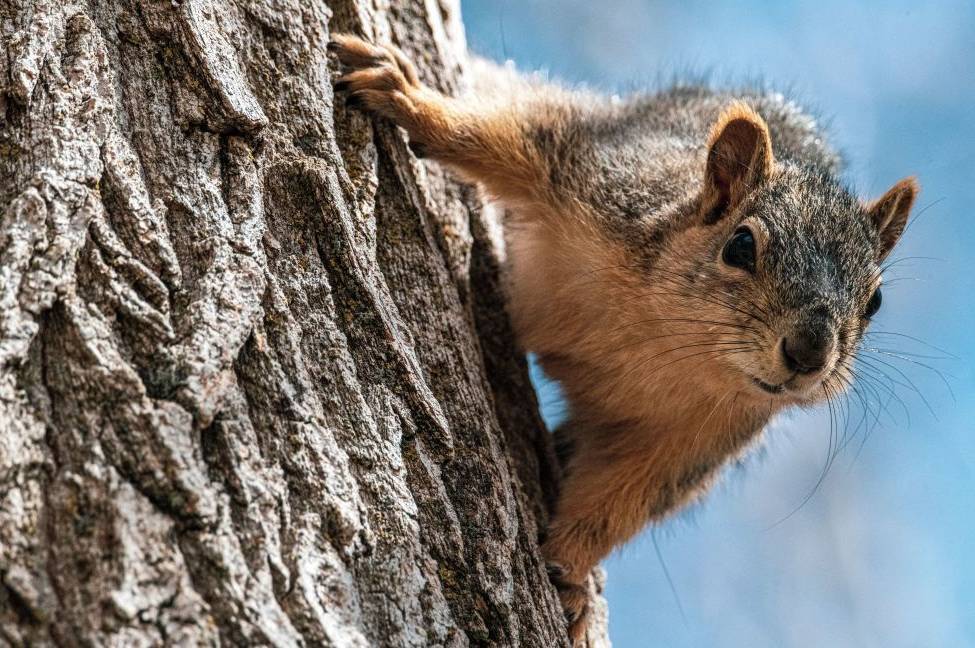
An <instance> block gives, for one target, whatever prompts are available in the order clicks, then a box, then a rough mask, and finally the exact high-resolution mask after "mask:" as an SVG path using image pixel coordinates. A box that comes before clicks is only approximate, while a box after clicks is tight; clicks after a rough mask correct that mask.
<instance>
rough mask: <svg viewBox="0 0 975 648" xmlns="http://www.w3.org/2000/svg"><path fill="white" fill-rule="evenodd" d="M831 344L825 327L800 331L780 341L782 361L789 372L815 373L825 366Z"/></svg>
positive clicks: (830, 338)
mask: <svg viewBox="0 0 975 648" xmlns="http://www.w3.org/2000/svg"><path fill="white" fill-rule="evenodd" d="M833 344H834V343H833V333H832V331H830V330H829V328H827V327H815V328H807V329H802V330H799V331H796V332H795V333H794V334H793V335H791V336H789V337H787V338H786V339H784V340H782V359H783V360H785V366H786V367H788V369H789V371H796V372H798V373H801V374H810V373H815V372H817V371H820V370H821V369H822V368H823V367H825V366H826V362H827V361H828V360H829V355H830V353H832V352H833Z"/></svg>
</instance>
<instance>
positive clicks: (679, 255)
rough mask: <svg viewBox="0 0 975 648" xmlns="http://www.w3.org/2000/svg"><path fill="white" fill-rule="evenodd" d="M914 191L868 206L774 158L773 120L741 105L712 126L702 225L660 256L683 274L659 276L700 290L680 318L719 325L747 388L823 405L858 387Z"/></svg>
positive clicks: (823, 177)
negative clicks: (858, 367) (859, 357)
mask: <svg viewBox="0 0 975 648" xmlns="http://www.w3.org/2000/svg"><path fill="white" fill-rule="evenodd" d="M917 191H918V187H917V183H916V182H915V181H914V180H913V179H906V180H902V181H901V182H898V183H897V184H896V185H894V187H893V188H891V189H890V190H889V191H888V192H887V193H885V194H884V195H883V196H882V197H881V198H880V199H878V200H876V201H875V202H872V203H870V204H864V203H862V202H861V201H859V200H858V199H857V198H855V197H854V196H853V195H851V193H850V192H849V191H848V190H847V189H846V188H844V187H843V186H842V185H841V184H840V183H839V182H838V181H837V180H836V179H835V178H834V177H832V175H830V174H829V173H827V172H823V171H821V170H816V169H811V168H804V167H801V166H799V165H796V164H794V163H790V162H778V161H776V159H775V157H774V155H773V143H772V141H771V138H770V135H769V130H768V127H767V126H766V123H765V121H764V120H763V119H762V118H761V117H760V116H759V115H758V114H757V113H756V112H754V111H753V110H752V109H751V108H749V107H748V106H746V105H744V104H734V105H732V106H731V107H729V108H728V109H726V110H725V111H724V113H723V114H722V115H721V117H720V119H719V120H718V122H717V123H716V124H715V125H714V128H713V130H712V133H711V136H710V140H709V142H708V154H707V162H706V169H705V175H704V178H703V189H702V191H701V193H700V195H699V200H698V201H697V202H696V210H697V211H696V215H695V216H694V218H693V225H692V226H691V227H688V228H686V229H684V230H683V231H681V232H678V233H675V236H674V237H672V238H671V239H670V241H669V243H670V244H669V245H668V246H667V251H665V252H664V254H665V255H667V256H669V257H670V258H669V259H668V260H667V261H664V262H662V263H660V262H658V267H664V268H674V269H675V270H676V271H675V272H674V273H673V274H671V273H670V271H669V270H668V271H667V272H666V276H663V277H661V278H660V280H661V281H663V282H667V283H670V284H671V286H673V287H678V288H679V289H680V294H683V295H695V297H692V298H689V299H684V300H681V301H682V310H684V313H683V314H682V317H686V318H687V319H688V320H690V319H694V318H697V319H698V320H699V321H707V322H709V323H710V324H709V326H710V329H711V331H712V332H713V333H714V334H715V335H716V336H717V337H718V338H719V340H720V341H719V342H717V344H720V345H722V347H721V348H723V349H724V351H725V352H724V353H716V359H718V360H719V361H720V362H719V364H720V368H721V370H722V373H723V374H725V375H726V376H730V377H731V378H732V381H733V383H735V384H737V385H738V386H739V388H741V389H742V391H743V392H744V393H748V394H751V395H752V396H753V397H755V398H761V399H765V400H767V399H769V398H771V399H773V400H774V402H776V401H777V402H780V403H781V404H788V403H812V402H815V401H817V400H820V399H822V398H824V397H826V396H828V395H830V394H832V393H834V392H837V391H842V390H843V389H844V388H845V387H846V386H847V385H848V384H849V382H850V373H851V372H850V365H851V364H852V361H853V357H854V353H855V351H856V347H857V345H858V344H859V342H860V340H861V337H862V335H863V332H864V329H865V328H866V327H867V325H868V324H869V322H870V318H871V317H872V316H873V315H874V313H876V311H877V309H878V308H879V307H880V303H881V277H880V271H881V264H882V262H883V260H884V258H885V257H887V255H888V254H890V251H891V249H892V248H893V247H894V244H895V243H896V242H897V240H898V238H899V237H900V235H901V233H902V232H903V231H904V228H905V226H906V223H907V217H908V213H909V211H910V208H911V205H912V203H913V202H914V198H915V195H916V194H917ZM743 383H747V384H748V386H747V387H741V385H742V384H743Z"/></svg>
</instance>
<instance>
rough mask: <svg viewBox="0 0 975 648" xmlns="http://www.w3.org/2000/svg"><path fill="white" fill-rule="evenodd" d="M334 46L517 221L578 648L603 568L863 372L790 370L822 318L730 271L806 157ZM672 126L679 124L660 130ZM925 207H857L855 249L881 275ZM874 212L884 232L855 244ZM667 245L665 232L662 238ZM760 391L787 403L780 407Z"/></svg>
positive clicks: (402, 121)
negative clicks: (420, 76)
mask: <svg viewBox="0 0 975 648" xmlns="http://www.w3.org/2000/svg"><path fill="white" fill-rule="evenodd" d="M333 45H334V47H333V49H334V50H335V51H336V53H337V55H338V58H339V60H340V61H341V62H342V63H343V64H345V65H346V66H348V67H350V68H352V71H351V72H350V73H348V74H347V75H346V76H344V77H342V79H341V80H340V81H339V83H338V84H337V85H336V89H339V90H348V91H349V93H350V102H352V103H353V104H358V105H361V106H363V107H364V108H366V109H368V110H370V111H372V112H375V113H378V114H380V115H383V116H385V117H388V118H390V119H392V120H393V121H394V122H396V123H397V124H399V125H400V126H402V127H403V128H404V129H405V130H406V131H407V132H408V134H409V138H410V142H411V145H412V146H413V147H415V148H416V149H417V150H419V151H421V152H422V153H424V154H425V155H427V156H429V157H431V158H434V159H436V160H438V161H440V162H443V163H445V164H448V165H450V166H451V167H453V168H455V169H456V170H458V171H459V172H460V173H461V174H462V175H464V176H465V177H466V178H468V179H471V180H473V181H476V182H479V183H480V184H481V185H482V186H484V187H485V189H486V190H487V191H488V192H489V193H490V194H491V195H492V196H493V197H495V198H497V199H498V200H499V201H500V202H501V203H502V204H503V205H504V206H505V207H506V208H507V209H508V210H509V211H510V212H511V214H512V215H511V219H510V220H509V222H508V223H507V243H508V250H507V254H508V257H509V267H510V274H511V281H510V284H511V287H510V295H509V302H510V303H509V307H510V312H511V316H512V319H513V322H514V325H515V328H516V330H517V331H518V335H519V340H520V342H521V344H522V345H523V347H524V348H525V349H527V350H531V351H534V352H535V353H537V354H538V357H539V359H540V362H541V363H542V365H543V367H544V368H545V370H546V372H547V373H548V374H549V375H550V376H552V377H553V378H555V379H557V380H558V381H559V382H560V383H561V385H562V386H563V389H564V390H565V392H566V397H567V400H568V402H569V403H570V405H571V408H572V415H571V418H570V420H569V422H568V423H567V424H566V425H564V426H563V427H562V428H560V429H559V431H558V432H557V436H558V439H557V441H558V444H559V445H560V446H562V447H563V448H566V449H567V452H565V458H566V463H565V465H564V466H563V468H564V479H563V483H562V485H561V493H560V498H559V501H558V504H557V507H556V510H555V511H554V515H553V518H552V522H551V524H550V527H549V529H548V533H547V537H546V540H545V542H544V545H543V547H542V551H543V553H544V555H545V557H546V559H547V560H548V561H549V563H550V565H551V573H552V581H553V583H555V584H556V586H557V588H558V589H559V593H560V596H561V599H562V603H563V606H564V607H565V610H566V614H567V617H568V620H569V630H570V634H571V636H572V637H573V638H574V639H576V640H578V639H579V638H580V637H581V636H582V635H583V633H584V631H585V628H586V610H587V601H588V598H587V596H588V595H587V593H586V592H587V591H588V587H587V579H588V578H589V574H590V571H591V570H592V569H593V567H594V566H595V565H596V564H597V563H598V562H599V560H601V559H602V558H603V557H604V556H606V555H607V554H608V553H609V552H610V551H611V550H612V549H613V548H614V547H615V546H617V545H619V544H620V543H622V542H625V541H626V540H627V539H629V538H630V537H632V536H633V535H634V534H635V533H637V532H638V531H639V530H640V529H642V528H643V527H644V526H645V525H646V524H647V522H648V521H652V520H660V519H662V518H663V517H664V516H666V515H668V514H670V513H671V512H673V511H675V510H678V509H679V508H680V507H681V506H684V505H686V504H687V503H688V502H691V501H693V500H694V499H695V498H697V497H698V496H699V495H700V494H701V493H703V492H704V491H705V490H706V489H707V487H708V486H709V485H710V483H711V482H712V481H713V479H714V476H715V474H716V472H717V471H718V469H719V468H721V467H722V466H723V465H725V464H726V463H727V462H728V461H729V460H733V459H734V458H736V457H738V456H740V455H741V453H742V452H743V451H744V450H745V449H746V448H747V447H748V445H749V443H750V442H752V441H753V439H754V438H755V437H756V436H757V435H758V433H759V432H760V431H761V430H762V428H763V427H764V425H765V423H766V422H767V421H768V419H769V417H771V416H772V415H773V414H774V413H776V412H778V411H780V410H781V409H783V408H785V407H787V406H789V405H795V404H804V403H808V402H813V401H814V400H815V399H816V398H821V396H814V395H813V393H812V392H813V390H815V389H816V388H818V387H819V386H820V382H821V381H823V380H824V376H827V375H828V376H830V377H832V376H834V375H835V377H836V379H837V380H848V374H849V369H848V365H847V360H848V358H846V357H841V355H840V353H839V351H837V352H836V353H833V354H832V357H831V359H830V361H829V363H828V364H827V366H825V367H823V369H822V371H821V372H819V373H817V374H815V375H808V376H804V375H797V374H796V373H795V372H792V371H790V370H788V369H787V368H786V367H784V366H783V361H782V358H781V352H780V346H779V345H780V343H781V342H780V338H781V336H782V335H783V333H782V331H789V330H792V328H794V327H796V326H798V325H799V324H798V322H801V321H803V320H802V318H803V317H806V315H807V314H806V313H804V312H803V311H802V310H801V309H799V310H797V309H796V308H793V307H788V308H787V307H785V306H781V305H778V304H776V303H774V302H769V301H767V300H766V296H767V295H768V294H773V293H775V292H776V291H777V290H779V288H780V287H779V286H774V285H762V284H761V283H760V282H759V281H758V280H757V279H756V280H754V281H752V282H751V283H749V284H745V283H743V278H742V274H741V271H740V270H737V269H735V268H729V267H725V266H722V265H721V264H720V263H719V257H720V250H721V244H722V242H723V241H725V240H727V239H728V238H729V237H730V236H731V235H732V234H733V233H734V232H735V231H736V228H738V227H740V226H742V224H745V225H747V226H748V227H749V228H750V229H751V231H753V232H754V235H755V238H756V245H757V246H758V249H759V250H764V247H765V246H766V244H768V242H769V240H770V237H771V236H772V235H773V232H772V231H771V230H770V229H769V227H768V223H767V221H763V220H762V218H760V217H759V216H758V215H755V214H753V213H752V212H754V210H756V209H758V207H756V204H757V203H756V198H755V196H756V191H757V190H758V189H759V188H760V187H764V186H768V185H772V184H774V183H776V182H779V183H780V184H781V183H789V182H792V183H793V184H792V185H788V186H790V187H792V188H793V189H794V190H795V191H796V192H799V195H802V194H801V192H802V191H805V189H804V186H805V185H803V184H801V183H800V184H796V182H797V181H793V180H791V178H793V177H794V176H795V177H799V176H796V174H797V171H795V167H793V166H789V164H791V162H790V161H789V160H787V162H785V163H780V162H779V161H778V160H777V159H776V155H773V144H774V143H775V142H774V141H773V140H774V139H775V138H773V136H772V134H771V133H770V129H769V126H768V124H767V123H766V120H765V119H763V117H762V116H760V115H759V113H758V112H757V111H756V110H755V109H754V108H753V107H752V106H750V105H748V104H746V103H744V102H741V101H735V102H731V103H730V104H726V105H725V107H724V109H723V110H721V111H719V112H717V113H714V116H713V117H711V119H712V122H711V123H712V126H711V128H710V134H709V135H707V136H706V138H703V143H704V144H706V145H705V146H702V147H699V148H696V149H690V150H689V149H686V148H680V147H679V146H678V147H677V148H676V149H674V148H673V147H672V144H670V142H671V141H672V140H673V137H672V136H671V139H667V137H666V135H667V133H669V132H677V133H679V134H681V136H684V132H683V131H682V130H680V129H681V128H683V126H682V124H683V122H682V121H681V116H682V115H683V114H684V113H682V112H680V110H681V108H680V106H677V110H674V106H673V105H671V104H670V103H668V101H669V100H668V99H666V98H663V99H657V100H654V101H657V102H658V103H657V104H654V103H652V102H651V103H650V104H649V105H650V107H651V108H652V109H653V111H655V112H653V111H651V112H646V111H645V112H640V111H641V110H645V109H644V108H643V107H641V106H642V105H636V106H635V107H634V108H632V109H629V110H630V112H627V110H628V109H626V108H621V107H619V106H617V105H615V104H612V103H607V102H605V101H603V100H597V99H594V98H593V97H592V96H589V95H585V94H581V93H569V92H566V91H564V90H561V89H559V88H556V87H553V86H547V85H539V84H535V83H531V82H528V81H525V80H524V79H518V78H514V79H511V80H510V81H509V82H502V83H501V84H500V85H499V86H497V87H495V88H494V89H493V90H492V96H491V97H489V98H485V97H484V96H483V95H482V96H481V97H480V98H476V99H451V98H447V97H444V96H442V95H440V94H438V93H436V92H433V91H431V90H429V89H427V88H425V87H423V86H422V85H421V84H420V83H419V81H418V80H417V77H416V74H415V72H414V71H413V69H412V66H411V65H410V64H409V62H408V61H406V59H405V58H404V57H403V56H402V55H401V54H399V53H398V51H396V50H395V49H392V48H382V47H377V46H374V45H370V44H368V43H365V42H363V41H361V40H359V39H357V38H355V37H352V36H342V35H338V36H334V40H333ZM695 101H698V104H699V108H698V110H699V112H701V114H711V113H709V112H708V111H710V110H711V108H710V106H711V103H713V102H711V98H710V96H705V95H702V96H701V97H699V98H696V99H695ZM698 104H696V105H698ZM668 111H670V112H673V113H674V114H675V115H677V116H676V117H670V118H669V119H670V121H669V122H666V123H665V124H664V126H659V124H658V123H663V122H662V120H663V118H664V117H666V116H667V115H669V114H670V112H668ZM783 111H784V112H783V113H782V114H781V115H779V116H778V117H779V121H780V122H782V121H785V122H786V126H782V127H780V133H781V137H780V138H779V141H780V146H781V147H783V149H782V150H783V152H784V154H785V155H786V157H787V158H789V159H790V160H791V159H793V158H795V157H796V156H799V155H801V156H806V158H808V159H815V160H816V164H820V165H831V164H832V162H831V160H832V158H831V157H830V154H829V153H828V152H826V151H823V150H820V149H816V148H810V145H809V144H808V142H809V141H814V140H811V139H810V138H808V137H806V131H804V130H802V129H804V128H807V126H806V122H805V121H802V119H804V118H801V119H800V118H798V117H795V116H793V115H792V114H791V113H788V112H787V110H786V109H785V108H783ZM634 115H636V116H637V117H634ZM661 115H663V117H662V116H661ZM782 115H785V116H784V117H783V116H782ZM800 117H801V116H800ZM634 119H640V120H643V121H642V122H639V123H640V124H646V126H643V127H642V128H643V129H644V130H649V131H650V132H651V134H653V133H656V132H658V130H659V131H660V132H661V133H662V134H661V135H654V137H656V138H657V139H653V138H651V139H649V140H647V141H648V143H647V144H646V145H645V146H644V148H643V149H640V155H642V156H643V157H639V158H637V163H638V165H643V166H639V168H634V167H635V165H634V163H632V162H631V159H630V157H628V156H630V155H631V153H632V152H631V151H630V149H628V148H627V146H628V144H629V143H628V142H627V140H626V138H625V137H618V136H617V134H618V133H620V132H622V133H623V135H626V132H627V131H625V129H623V126H620V124H623V125H625V124H628V123H630V121H632V120H634ZM789 120H792V121H795V122H797V123H798V124H799V125H798V126H796V125H794V124H792V122H790V121H789ZM674 124H676V125H674ZM790 124H792V125H790ZM666 128H669V129H670V131H666V130H665V129H666ZM654 129H657V130H654ZM600 138H601V139H600ZM593 142H606V144H600V145H597V146H594V145H593ZM661 142H662V143H661ZM668 146H670V147H671V148H667V147H668ZM648 151H649V153H647V152H648ZM655 151H659V155H656V154H655V153H654V152H655ZM675 151H676V152H675ZM655 155H656V156H655ZM644 167H645V168H644ZM641 174H642V175H641ZM801 177H803V178H804V177H805V176H801ZM615 178H621V179H615ZM803 182H811V181H806V180H804V181H803ZM644 187H650V189H647V190H646V191H643V188H644ZM690 187H694V189H688V188H690ZM916 190H917V189H916V183H914V181H913V180H906V181H903V182H901V183H899V184H898V185H896V186H895V187H894V188H893V189H891V191H890V192H888V193H887V194H886V195H885V196H883V197H882V198H881V199H879V200H878V201H877V202H875V203H874V204H873V205H872V206H871V207H869V209H867V210H863V209H862V208H861V207H858V206H857V205H855V204H853V205H852V206H850V205H847V204H846V203H843V204H842V205H841V206H842V207H843V208H844V209H847V210H853V211H852V212H851V213H853V212H855V213H854V214H853V216H851V218H854V221H851V222H852V224H851V226H850V227H851V228H852V229H851V234H850V236H851V237H854V238H855V237H859V239H857V240H860V239H862V240H863V241H864V243H863V245H865V246H866V247H865V248H862V249H865V250H867V252H866V255H867V256H868V257H869V256H873V255H874V251H873V249H874V247H876V259H873V258H870V259H863V260H862V264H861V265H863V267H864V268H866V270H870V269H871V268H874V264H875V262H878V261H879V260H880V259H882V258H883V257H884V256H886V254H887V253H888V252H889V250H890V248H891V247H892V246H893V243H894V242H895V241H896V240H897V237H898V236H899V235H900V233H901V232H902V231H903V229H904V224H905V222H906V217H907V213H908V212H909V210H910V207H911V204H912V202H913V198H914V195H915V193H916ZM641 191H643V193H641ZM830 195H832V194H830ZM824 200H825V199H824ZM836 200H840V198H837V199H836ZM800 202H801V201H800ZM617 203H618V204H619V205H621V206H622V207H620V208H617V207H616V205H617ZM837 204H838V203H837ZM631 205H637V206H639V205H646V206H644V207H641V208H640V209H639V210H635V215H633V216H627V217H626V219H621V218H620V217H619V216H617V215H616V214H617V213H619V212H620V210H622V211H623V212H627V210H628V209H629V208H630V206H631ZM830 209H833V207H830ZM836 209H839V207H836ZM861 212H864V213H868V214H869V216H870V219H872V221H873V222H874V223H875V225H876V230H877V231H876V233H872V232H870V231H868V230H862V231H861V229H857V228H858V227H859V225H858V224H857V221H856V220H855V219H856V218H859V216H860V214H861ZM627 213H628V212H627ZM756 213H757V212H756ZM824 229H826V230H828V229H829V228H828V227H827V228H824ZM654 231H662V232H665V235H660V236H658V237H657V238H646V237H647V232H654ZM702 260H703V261H706V262H708V264H709V267H710V266H713V267H714V269H709V273H710V274H709V275H708V276H709V279H708V281H709V282H710V283H708V284H707V286H708V288H707V289H698V288H696V287H695V286H694V285H692V283H691V282H693V281H694V278H695V277H697V276H699V275H700V274H701V270H700V267H701V265H700V264H701V263H702ZM712 260H713V263H712ZM765 262H766V261H764V260H763V261H762V263H765ZM769 263H771V261H769ZM857 267H859V266H857ZM866 270H865V271H864V272H866ZM876 281H879V279H876V280H874V283H876ZM867 283H869V282H867ZM729 287H731V288H729ZM874 287H875V286H864V287H862V289H858V291H857V292H856V293H855V294H854V293H851V296H850V297H849V298H848V300H853V301H850V303H846V302H844V303H843V304H841V306H842V307H843V308H846V309H847V311H848V313H847V311H844V313H846V314H845V315H844V317H846V319H845V320H844V321H843V322H842V323H840V324H839V325H838V326H839V327H840V330H839V333H838V336H839V337H838V338H837V339H838V340H839V341H840V342H843V341H844V340H846V339H847V338H852V337H855V336H856V335H858V334H859V333H860V332H862V329H863V327H864V326H865V323H864V322H863V321H862V318H861V317H860V315H858V314H857V313H858V312H859V311H858V310H857V309H859V308H861V306H862V303H861V302H865V301H866V299H867V298H868V297H869V295H870V291H871V290H873V288H874ZM732 290H734V291H735V292H734V294H732V293H731V291H732ZM796 294H798V293H796ZM811 294H813V293H811ZM816 294H818V293H816ZM814 296H815V294H814ZM799 301H803V300H799ZM805 301H809V300H805ZM731 302H733V303H731ZM736 304H737V305H738V306H737V307H736ZM748 304H751V305H752V306H755V308H760V307H759V305H760V304H765V306H762V307H761V312H762V313H765V314H766V316H765V317H764V320H763V321H764V323H765V324H766V326H765V328H764V329H762V330H758V328H757V327H755V326H749V325H748V323H749V322H751V320H748V319H744V320H741V321H738V322H730V321H729V320H730V319H731V318H732V317H738V315H737V313H736V311H738V312H739V313H740V312H744V311H742V308H743V307H745V306H746V305H748ZM774 309H777V310H774ZM773 310H774V312H773ZM742 322H744V323H742ZM749 328H752V329H754V330H755V333H754V335H753V336H752V338H750V339H749V340H748V342H747V345H748V346H747V347H744V350H747V351H748V353H736V351H740V350H742V349H743V345H745V344H746V342H743V341H742V337H743V336H742V333H741V332H742V330H744V329H749ZM747 376H761V379H762V380H763V381H766V382H768V383H769V384H773V385H780V384H781V385H787V386H788V389H787V390H785V391H784V393H782V394H780V395H778V396H776V397H775V398H772V397H771V396H769V395H768V394H767V393H764V392H762V391H761V390H759V389H758V388H756V387H755V386H754V385H753V384H750V379H747V380H746V379H745V378H744V377H747Z"/></svg>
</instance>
